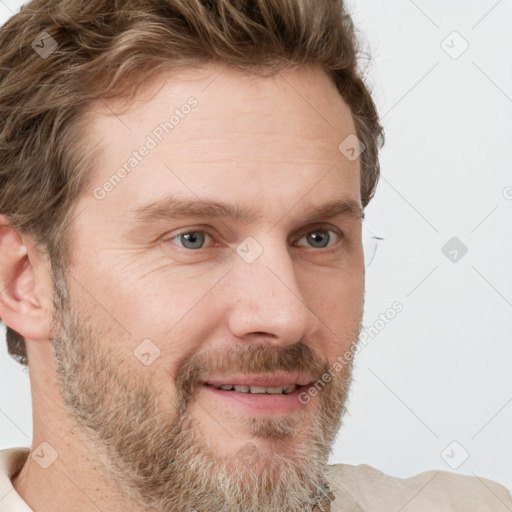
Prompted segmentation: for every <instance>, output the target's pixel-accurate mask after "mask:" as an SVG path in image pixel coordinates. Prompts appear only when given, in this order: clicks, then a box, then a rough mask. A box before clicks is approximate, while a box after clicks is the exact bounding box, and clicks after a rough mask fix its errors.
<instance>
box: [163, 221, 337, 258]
mask: <svg viewBox="0 0 512 512" xmlns="http://www.w3.org/2000/svg"><path fill="white" fill-rule="evenodd" d="M319 231H325V232H328V233H334V234H335V235H336V236H337V237H338V238H339V239H340V240H341V239H343V233H342V232H341V231H340V232H338V231H337V230H333V229H328V228H327V227H326V226H320V227H318V228H314V229H309V230H308V231H305V232H303V233H302V234H301V235H300V238H299V240H301V239H302V238H304V237H305V236H306V235H309V234H310V233H315V232H319ZM191 233H202V234H206V235H207V236H209V237H210V238H211V239H214V237H213V235H212V234H211V233H210V231H208V230H207V229H188V230H187V231H182V232H181V233H177V234H176V235H174V236H172V237H169V238H165V239H164V242H169V243H171V242H172V240H175V239H176V238H178V237H180V236H182V235H188V234H191ZM338 244H339V241H338V242H336V243H334V244H332V245H330V246H327V247H311V246H310V247H309V248H310V249H316V250H324V251H329V250H334V249H335V248H336V247H337V246H338ZM173 245H178V244H173ZM178 247H180V248H182V249H184V250H186V251H190V252H198V251H200V250H202V249H207V248H208V247H200V248H198V249H189V248H188V247H183V246H181V245H178Z"/></svg>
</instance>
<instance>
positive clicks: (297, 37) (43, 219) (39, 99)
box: [0, 0, 384, 365]
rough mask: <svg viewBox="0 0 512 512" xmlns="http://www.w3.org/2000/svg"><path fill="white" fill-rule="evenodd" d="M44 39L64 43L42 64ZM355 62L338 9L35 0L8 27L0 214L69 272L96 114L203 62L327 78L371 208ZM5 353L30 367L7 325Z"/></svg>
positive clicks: (192, 0) (366, 110)
mask: <svg viewBox="0 0 512 512" xmlns="http://www.w3.org/2000/svg"><path fill="white" fill-rule="evenodd" d="M43 33H47V34H49V36H51V37H52V38H53V39H54V40H55V41H56V44H57V48H56V49H54V51H53V52H52V53H51V54H49V55H46V57H45V56H44V55H42V54H41V53H40V52H37V48H38V47H39V48H41V47H44V45H43V43H41V38H43V37H46V38H47V37H48V36H44V35H43ZM45 41H46V44H49V41H51V40H50V39H48V38H47V39H45ZM54 44H55V43H54ZM46 48H48V46H46ZM359 56H360V48H359V43H358V39H357V36H356V32H355V29H354V26H353V22H352V19H351V17H350V15H349V14H348V13H347V9H346V7H345V5H344V3H343V1H342V0H122V1H121V0H87V1H86V2H83V1H82V0H33V1H32V2H30V3H28V4H26V5H24V6H23V7H22V8H21V10H20V12H19V13H18V14H16V15H15V16H13V17H12V18H10V19H9V20H8V21H7V23H5V25H4V26H3V27H2V28H1V30H0V83H1V86H0V116H1V126H0V162H1V165H0V190H1V195H0V213H1V214H4V215H5V216H6V217H7V218H8V219H9V221H10V222H11V223H12V225H13V227H14V228H16V229H18V230H19V231H21V232H24V233H26V234H28V235H30V236H31V237H32V238H33V240H34V241H35V242H36V244H37V246H38V247H40V248H42V250H43V252H44V253H45V254H47V255H48V257H49V258H50V261H51V264H52V269H55V268H62V266H61V265H64V266H66V265H67V261H68V257H69V254H68V244H67V238H66V236H65V235H66V233H67V231H66V229H65V228H66V227H67V226H68V225H69V221H70V219H69V214H70V210H71V206H72V205H73V203H74V202H75V201H76V199H77V198H78V197H79V196H80V194H81V192H82V191H83V190H84V187H85V186H86V184H87V181H86V180H87V178H88V176H89V177H90V172H89V171H90V170H91V169H92V165H93V161H94V158H93V157H96V156H98V154H96V153H95V152H94V151H93V148H91V147H90V145H88V144H87V143H86V140H85V139H84V137H83V133H84V132H83V130H84V129H85V125H84V120H85V116H84V114H85V113H86V111H87V107H88V105H90V103H91V102H92V101H94V100H101V99H109V98H126V99H127V100H130V99H132V98H133V97H134V96H135V94H136V92H137V90H138V88H139V86H140V85H142V84H143V83H144V82H145V81H146V80H148V79H149V78H151V77H153V76H156V74H157V73H158V72H160V71H163V70H166V69H173V68H177V67H178V66H193V65H196V64H197V65H200V64H201V63H204V62H207V61H215V62H219V63H223V64H229V65H233V66H237V67H239V68H241V69H244V70H250V71H253V72H258V73H260V74H267V75H272V74H275V73H278V72H279V71H280V70H282V69H287V68H288V69H289V68H298V67H301V66H307V65H314V66H317V67H320V68H321V69H322V70H323V71H324V72H325V73H326V74H327V75H328V76H330V77H331V79H332V80H333V82H334V83H335V85H336V87H337V89H338V90H339V92H340V94H341V95H342V97H343V98H344V100H345V102H346V103H347V104H348V106H349V107H350V109H351V112H352V115H353V118H354V124H355V127H356V132H357V136H358V138H359V139H360V140H361V141H362V143H363V144H364V146H365V150H364V152H363V153H362V154H361V158H360V165H361V198H362V203H363V207H366V205H367V204H368V203H369V201H370V199H371V198H372V197H373V194H374V192H375V188H376V185H377V181H378V178H379V160H378V150H379V149H380V147H381V146H382V144H383V143H384V134H383V130H382V127H381V125H380V124H379V119H378V114H377V111H376V108H375V105H374V103H373V100H372V98H371V95H370V92H369V90H368V88H367V87H366V85H365V83H364V81H363V76H362V73H361V71H360V70H359V68H358V59H359ZM340 142H341V141H340ZM56 265H59V266H58V267H56ZM54 273H55V272H54ZM7 344H8V351H9V353H10V354H11V355H12V356H13V358H14V359H16V360H17V361H18V362H19V363H21V364H23V365H28V361H27V354H26V347H25V340H24V338H23V337H22V336H21V335H20V334H19V333H17V332H15V331H14V330H13V329H10V328H9V327H8V328H7Z"/></svg>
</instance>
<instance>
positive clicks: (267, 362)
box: [176, 341, 329, 412]
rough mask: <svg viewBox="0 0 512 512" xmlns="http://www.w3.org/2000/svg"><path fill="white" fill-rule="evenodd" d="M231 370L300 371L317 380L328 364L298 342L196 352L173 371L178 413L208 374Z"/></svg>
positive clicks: (262, 371)
mask: <svg viewBox="0 0 512 512" xmlns="http://www.w3.org/2000/svg"><path fill="white" fill-rule="evenodd" d="M233 370H236V371H237V372H241V373H270V372H275V371H278V370H282V371H287V372H300V373H307V374H309V375H311V376H312V378H313V380H317V379H320V378H321V376H322V375H323V374H324V373H326V372H327V371H328V370H329V363H328V361H327V358H322V357H320V356H319V355H317V354H316V353H315V352H314V351H313V349H311V347H309V346H308V345H307V344H305V343H303V342H302V341H299V342H297V343H295V344H293V345H288V346H285V347H282V346H279V347H275V346H272V345H267V344H250V345H249V344H248V345H241V346H235V345H234V346H230V347H227V348H225V349H222V350H215V351H212V350H207V351H202V352H198V353H196V354H193V355H192V356H191V357H190V358H188V359H187V360H186V361H184V362H183V363H182V364H181V365H180V367H179V369H178V372H177V376H176V388H177V394H178V396H177V400H178V406H179V409H180V411H181V412H183V411H184V410H185V409H186V407H187V406H188V404H189V402H190V400H191V399H192V397H193V395H194V392H195V390H196V389H197V384H198V383H199V382H201V381H205V380H207V379H208V377H209V376H210V375H222V374H223V373H227V372H232V371H233Z"/></svg>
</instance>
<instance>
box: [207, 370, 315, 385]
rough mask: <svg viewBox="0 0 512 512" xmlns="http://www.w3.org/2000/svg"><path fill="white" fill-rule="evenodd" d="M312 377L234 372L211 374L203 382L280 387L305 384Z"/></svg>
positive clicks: (295, 374) (296, 374)
mask: <svg viewBox="0 0 512 512" xmlns="http://www.w3.org/2000/svg"><path fill="white" fill-rule="evenodd" d="M312 380H313V379H312V377H311V376H310V375H306V374H298V373H283V372H281V373H267V374H264V373H263V374H262V373H258V374H234V375H227V376H211V377H208V378H207V379H206V380H204V381H203V384H210V385H211V386H216V387H219V386H225V385H228V384H231V385H233V386H237V385H238V386H258V387H262V388H280V387H285V386H291V385H293V384H295V385H296V386H305V385H306V384H309V383H310V382H311V381H312Z"/></svg>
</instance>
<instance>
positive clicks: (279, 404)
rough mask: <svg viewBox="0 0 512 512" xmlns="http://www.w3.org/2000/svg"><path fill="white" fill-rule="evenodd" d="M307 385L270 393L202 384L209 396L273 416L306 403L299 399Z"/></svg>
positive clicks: (287, 412) (202, 388)
mask: <svg viewBox="0 0 512 512" xmlns="http://www.w3.org/2000/svg"><path fill="white" fill-rule="evenodd" d="M305 388H306V386H301V387H298V388H297V389H296V390H295V391H292V392H291V393H289V394H288V395H284V394H275V395H272V394H270V393H242V392H240V391H223V390H222V389H217V388H214V387H213V386H208V385H206V384H202V385H201V390H202V391H204V392H205V393H206V394H207V395H208V397H209V398H215V399H219V400H223V401H224V402H225V403H229V404H230V405H235V406H238V407H241V408H243V409H245V410H246V411H248V412H251V413H258V414H263V415H269V416H273V415H276V414H289V413H291V412H293V411H295V410H297V409H300V408H301V407H304V405H305V404H302V403H301V402H300V401H299V395H300V393H302V392H303V391H304V389H305Z"/></svg>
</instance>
